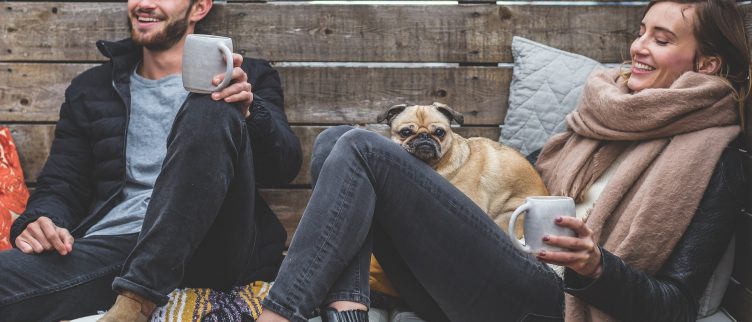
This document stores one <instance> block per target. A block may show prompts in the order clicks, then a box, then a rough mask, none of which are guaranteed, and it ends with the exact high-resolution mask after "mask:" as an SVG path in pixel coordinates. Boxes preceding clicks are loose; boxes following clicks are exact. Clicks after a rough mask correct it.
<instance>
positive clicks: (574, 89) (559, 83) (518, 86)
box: [499, 37, 601, 155]
mask: <svg viewBox="0 0 752 322" xmlns="http://www.w3.org/2000/svg"><path fill="white" fill-rule="evenodd" d="M512 55H513V57H514V71H513V73H512V84H511V85H510V88H509V108H508V110H507V116H506V119H505V120H504V124H503V125H502V127H501V137H500V138H499V141H501V142H502V143H504V144H506V145H509V146H511V147H513V148H516V149H518V150H519V151H520V152H522V154H524V155H528V154H530V153H531V152H534V151H535V150H538V149H540V148H541V147H543V144H544V143H545V142H546V140H547V139H548V138H549V137H550V136H551V135H552V134H554V133H558V132H561V131H564V129H565V128H566V125H565V123H564V117H565V116H566V115H567V114H568V113H569V112H570V111H572V110H573V109H574V108H575V105H576V104H577V100H578V99H579V97H580V93H581V92H582V86H583V85H584V83H585V79H587V76H588V75H589V74H590V72H591V71H592V70H593V69H594V68H595V67H597V66H601V65H600V64H599V63H598V62H596V61H594V60H592V59H590V58H587V57H584V56H580V55H577V54H573V53H569V52H566V51H563V50H559V49H556V48H551V47H548V46H545V45H543V44H539V43H537V42H534V41H532V40H529V39H525V38H522V37H514V38H513V39H512Z"/></svg>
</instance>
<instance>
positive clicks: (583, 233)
mask: <svg viewBox="0 0 752 322" xmlns="http://www.w3.org/2000/svg"><path fill="white" fill-rule="evenodd" d="M556 224H557V225H559V226H562V227H567V228H570V229H572V230H574V232H575V236H576V237H567V236H551V235H547V236H544V237H543V242H544V243H546V244H547V245H551V246H558V247H562V248H566V249H569V251H560V252H553V251H545V250H544V251H540V252H539V253H538V254H536V257H537V258H538V260H540V261H542V262H545V263H549V264H554V265H560V266H565V267H568V268H569V269H571V270H573V271H575V272H576V273H577V274H580V275H582V276H585V277H589V278H598V277H599V276H600V275H601V249H600V248H598V246H597V245H596V244H595V242H594V241H593V231H592V230H590V228H588V227H587V226H586V225H585V222H584V221H582V220H581V219H579V218H575V217H570V216H562V217H557V218H556Z"/></svg>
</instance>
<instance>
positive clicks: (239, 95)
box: [225, 92, 253, 103]
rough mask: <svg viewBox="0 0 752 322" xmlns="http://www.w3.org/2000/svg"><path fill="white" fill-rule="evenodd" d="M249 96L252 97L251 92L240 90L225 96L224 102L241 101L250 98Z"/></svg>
mask: <svg viewBox="0 0 752 322" xmlns="http://www.w3.org/2000/svg"><path fill="white" fill-rule="evenodd" d="M251 98H253V95H252V94H251V93H249V92H240V93H237V94H233V95H230V96H227V97H225V102H227V103H235V102H243V101H249V100H251Z"/></svg>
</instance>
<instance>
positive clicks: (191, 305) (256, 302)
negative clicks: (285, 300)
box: [150, 281, 273, 322]
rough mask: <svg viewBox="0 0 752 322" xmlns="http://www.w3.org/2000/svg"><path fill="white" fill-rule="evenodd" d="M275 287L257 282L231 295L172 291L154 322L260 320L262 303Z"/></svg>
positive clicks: (158, 310)
mask: <svg viewBox="0 0 752 322" xmlns="http://www.w3.org/2000/svg"><path fill="white" fill-rule="evenodd" d="M272 284H273V283H269V282H264V281H257V282H253V283H251V284H248V285H244V286H237V287H235V288H233V289H232V290H230V291H219V290H213V289H208V288H183V289H176V290H174V291H172V292H171V293H170V294H169V295H168V297H169V301H168V302H167V304H165V305H164V306H161V307H158V308H157V309H156V310H155V311H154V314H152V316H151V320H150V322H181V321H238V322H240V321H243V320H244V318H246V319H245V320H247V318H248V317H251V318H253V320H256V319H257V318H258V316H259V315H260V314H261V301H262V300H263V299H264V298H265V297H266V295H267V294H269V289H270V288H271V286H272Z"/></svg>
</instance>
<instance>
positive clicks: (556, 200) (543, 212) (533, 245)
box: [508, 196, 575, 253]
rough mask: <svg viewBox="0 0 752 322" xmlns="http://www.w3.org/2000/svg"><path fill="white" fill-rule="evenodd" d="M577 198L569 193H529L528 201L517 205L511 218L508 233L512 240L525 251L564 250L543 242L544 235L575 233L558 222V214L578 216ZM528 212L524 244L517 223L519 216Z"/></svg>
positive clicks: (568, 234)
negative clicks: (519, 237)
mask: <svg viewBox="0 0 752 322" xmlns="http://www.w3.org/2000/svg"><path fill="white" fill-rule="evenodd" d="M574 209H575V208H574V200H573V199H572V198H570V197H561V196H534V197H527V199H526V200H525V203H523V204H522V205H520V206H519V207H517V209H515V210H514V212H513V213H512V217H511V218H510V219H509V231H508V236H509V239H511V241H512V244H513V245H514V246H515V247H516V248H517V249H519V250H521V251H523V252H525V253H537V252H539V251H541V250H548V251H561V250H563V249H562V248H560V247H555V246H550V245H547V244H545V243H544V242H543V236H546V235H550V236H570V237H574V235H575V234H574V231H573V230H571V229H569V228H566V227H561V226H559V225H557V224H556V222H555V219H556V217H560V216H572V217H574V216H575V210H574ZM523 212H524V213H525V223H524V224H523V225H524V239H525V243H524V244H523V243H522V241H521V240H518V239H517V237H516V235H515V233H514V227H515V224H516V222H517V217H518V216H520V214H522V213H523Z"/></svg>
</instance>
